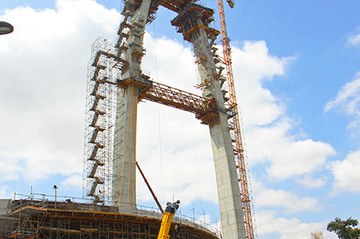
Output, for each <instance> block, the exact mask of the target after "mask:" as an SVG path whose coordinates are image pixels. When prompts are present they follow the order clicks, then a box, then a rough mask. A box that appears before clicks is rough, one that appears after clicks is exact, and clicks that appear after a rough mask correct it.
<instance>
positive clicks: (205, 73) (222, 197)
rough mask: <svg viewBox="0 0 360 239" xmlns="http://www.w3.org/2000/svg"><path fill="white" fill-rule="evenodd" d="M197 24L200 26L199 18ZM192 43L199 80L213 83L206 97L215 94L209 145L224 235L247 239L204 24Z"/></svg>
mask: <svg viewBox="0 0 360 239" xmlns="http://www.w3.org/2000/svg"><path fill="white" fill-rule="evenodd" d="M197 24H198V26H203V23H202V21H201V19H200V17H199V18H198V19H197ZM191 42H192V43H193V46H194V53H195V56H196V57H197V62H198V70H199V73H200V77H201V80H202V81H205V80H210V81H211V82H212V85H211V86H210V87H208V89H206V90H204V91H203V95H204V96H206V97H209V96H211V97H214V98H215V99H216V102H217V108H218V110H219V116H220V120H219V123H218V124H216V125H213V126H211V127H210V135H211V144H212V151H213V157H214V163H215V172H216V182H217V191H218V198H219V208H220V217H221V228H222V234H223V238H226V239H246V234H245V227H244V216H243V211H242V206H241V196H240V188H239V182H238V176H237V172H236V165H235V157H234V152H233V147H232V141H231V136H230V131H229V128H228V118H227V114H226V111H225V105H224V99H223V96H222V92H221V87H220V83H219V81H216V80H214V75H215V73H216V67H215V62H214V58H213V55H212V53H211V49H210V44H209V39H208V36H207V33H206V31H205V29H204V28H203V27H199V28H198V30H197V31H196V33H194V34H192V37H191Z"/></svg>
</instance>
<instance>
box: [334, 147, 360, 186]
mask: <svg viewBox="0 0 360 239" xmlns="http://www.w3.org/2000/svg"><path fill="white" fill-rule="evenodd" d="M331 170H332V173H333V175H334V178H335V182H334V186H333V192H334V193H337V192H360V185H359V183H358V182H359V181H360V174H359V172H360V150H358V151H355V152H351V153H349V154H348V155H347V156H346V158H345V159H344V160H343V161H335V162H333V163H332V165H331Z"/></svg>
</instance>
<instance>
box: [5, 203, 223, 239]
mask: <svg viewBox="0 0 360 239" xmlns="http://www.w3.org/2000/svg"><path fill="white" fill-rule="evenodd" d="M161 216H162V215H161V213H159V212H157V211H156V210H155V209H154V211H151V210H143V209H126V210H122V211H120V212H119V209H118V208H117V207H114V206H108V205H98V204H93V203H77V202H73V201H72V200H71V199H67V200H65V202H64V201H62V202H58V201H48V200H47V199H40V200H39V199H33V198H28V199H20V200H12V201H11V204H10V207H9V210H8V213H7V216H6V218H8V220H5V221H6V223H8V224H9V225H7V227H6V229H5V231H4V232H3V233H2V235H0V238H29V239H30V238H56V239H60V238H68V239H70V238H71V239H77V238H87V239H97V238H102V239H108V238H109V239H110V238H119V239H120V238H132V239H145V238H146V239H151V238H157V235H158V232H159V228H160V224H161ZM170 236H171V238H184V239H205V238H207V239H218V238H219V233H218V231H216V230H215V229H212V228H211V227H210V226H208V225H205V224H203V225H200V224H198V223H196V222H195V220H193V219H191V218H186V217H183V216H179V217H175V219H174V221H173V224H172V228H171V233H170Z"/></svg>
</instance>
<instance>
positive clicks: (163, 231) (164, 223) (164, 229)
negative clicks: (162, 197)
mask: <svg viewBox="0 0 360 239" xmlns="http://www.w3.org/2000/svg"><path fill="white" fill-rule="evenodd" d="M179 204H180V201H179V200H177V201H176V202H174V203H171V202H168V203H167V204H166V208H165V212H164V214H163V217H162V220H161V227H160V230H159V234H158V239H169V238H170V235H169V232H170V227H171V222H172V219H173V217H174V215H175V212H176V210H177V209H178V208H179Z"/></svg>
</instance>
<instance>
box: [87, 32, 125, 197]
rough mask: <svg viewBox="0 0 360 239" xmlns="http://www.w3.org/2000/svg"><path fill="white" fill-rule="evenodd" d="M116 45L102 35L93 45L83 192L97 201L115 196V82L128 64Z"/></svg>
mask: <svg viewBox="0 0 360 239" xmlns="http://www.w3.org/2000/svg"><path fill="white" fill-rule="evenodd" d="M113 45H114V44H113V43H110V42H109V41H108V40H105V39H103V38H98V39H97V40H96V41H95V42H94V43H93V45H92V48H91V59H90V61H89V64H88V81H87V99H86V117H85V119H86V129H85V146H84V151H85V152H84V155H85V157H84V167H83V168H84V173H83V175H84V176H83V177H84V183H83V193H84V196H85V197H92V198H93V199H94V201H95V202H105V201H108V200H109V198H110V195H111V188H112V185H111V184H112V182H111V179H112V170H111V167H112V157H113V141H114V127H113V126H114V123H115V109H116V108H115V107H116V98H117V97H116V96H117V92H118V88H117V87H116V86H115V85H114V82H115V81H116V79H117V77H118V76H119V75H120V74H121V71H124V70H125V69H126V67H127V64H126V62H125V61H123V60H121V59H120V58H119V57H118V56H117V50H116V49H115V48H114V47H112V46H113Z"/></svg>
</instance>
